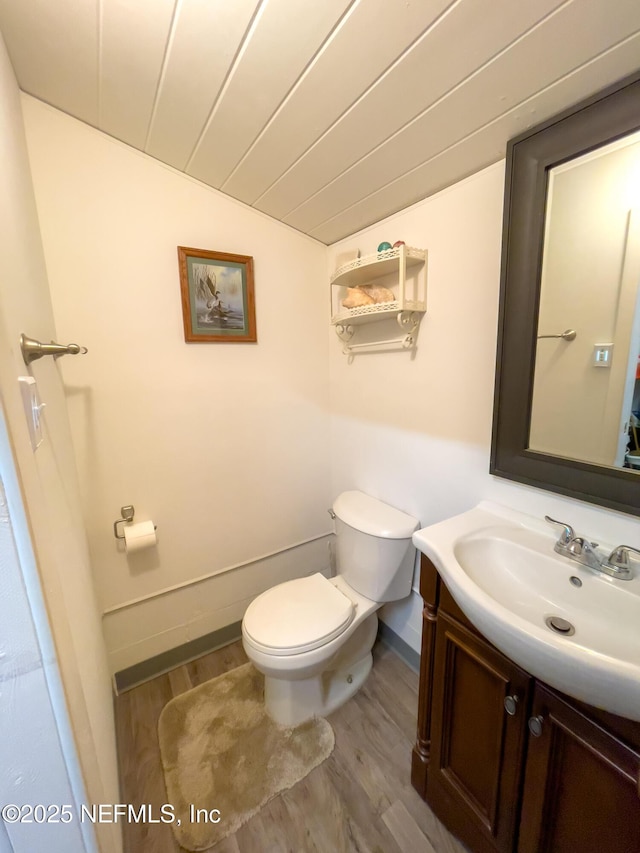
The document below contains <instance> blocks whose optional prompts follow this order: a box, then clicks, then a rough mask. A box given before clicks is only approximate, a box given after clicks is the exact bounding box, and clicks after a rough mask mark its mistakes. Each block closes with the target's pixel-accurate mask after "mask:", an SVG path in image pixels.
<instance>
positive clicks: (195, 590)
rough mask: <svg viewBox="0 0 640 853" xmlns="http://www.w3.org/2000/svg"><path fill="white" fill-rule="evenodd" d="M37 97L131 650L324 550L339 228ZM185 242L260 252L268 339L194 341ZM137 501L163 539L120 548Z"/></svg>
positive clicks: (199, 620)
mask: <svg viewBox="0 0 640 853" xmlns="http://www.w3.org/2000/svg"><path fill="white" fill-rule="evenodd" d="M23 106H24V113H25V124H26V130H27V140H28V146H29V154H30V159H31V164H32V171H33V178H34V185H35V190H36V199H37V204H38V212H39V216H40V223H41V230H42V239H43V243H44V248H45V256H46V259H47V267H48V272H49V279H50V286H51V293H52V299H53V303H54V309H55V314H56V323H57V327H58V334H59V336H60V337H61V338H62V339H63V340H64V341H65V342H67V341H71V340H73V341H76V342H78V343H80V344H82V345H84V346H86V347H88V349H89V353H88V354H87V355H86V356H78V357H76V358H71V357H69V358H65V359H64V360H62V361H61V362H60V368H61V370H62V371H63V374H64V377H65V386H66V393H67V402H68V405H69V410H70V416H71V424H72V430H73V436H74V443H75V448H76V454H77V459H78V466H79V474H80V482H81V489H82V497H83V507H84V517H85V522H86V526H87V531H88V537H89V544H90V548H91V556H92V562H93V566H94V570H95V579H96V584H97V587H98V591H99V595H100V601H101V604H102V607H103V608H104V609H105V610H107V611H108V615H107V617H106V619H105V631H106V638H107V644H108V648H109V653H110V659H111V666H112V669H113V670H119V669H122V668H124V667H126V666H129V665H131V664H133V663H136V662H137V661H140V660H144V659H146V658H148V657H150V656H151V655H153V654H157V653H159V652H162V651H164V650H166V649H170V648H173V647H175V646H177V645H179V644H180V643H183V642H186V641H188V640H191V639H193V638H195V637H198V636H201V635H203V634H205V633H207V632H208V631H213V630H215V629H217V628H220V627H222V626H224V625H228V624H230V623H232V622H235V621H237V620H239V619H241V618H242V615H243V613H244V609H245V608H246V606H247V603H248V602H249V601H250V599H251V598H252V597H253V596H255V595H256V594H257V593H258V592H260V591H262V590H263V589H265V588H267V587H269V586H270V585H272V584H273V583H274V582H276V581H278V580H286V579H288V578H289V577H295V576H298V575H302V574H306V573H308V572H311V571H317V570H319V569H323V568H325V567H326V566H327V564H328V559H327V547H326V541H323V539H322V538H318V537H324V536H325V535H326V534H327V533H328V532H329V531H330V530H331V525H330V521H329V518H328V516H327V513H326V509H327V507H328V506H329V505H330V497H331V495H330V474H329V413H328V341H327V335H326V323H327V302H328V297H327V289H326V278H325V269H326V247H325V246H323V245H322V244H320V243H318V242H316V241H314V240H311V239H310V238H308V237H305V236H303V235H301V234H299V233H298V232H296V231H294V230H292V229H291V228H289V227H287V226H284V225H281V224H280V223H277V222H275V221H274V220H272V219H270V218H268V217H266V216H264V215H262V214H260V213H257V212H255V211H253V210H251V209H250V208H248V207H247V206H245V205H242V204H240V203H238V202H235V201H233V200H231V199H229V198H228V197H227V196H224V195H223V194H221V193H219V192H217V191H215V190H212V189H210V188H208V187H205V186H204V185H202V184H200V183H198V182H197V181H195V180H193V179H190V178H187V177H185V176H184V175H182V174H181V173H179V172H176V171H174V170H173V169H171V168H169V167H167V166H164V165H162V164H160V163H159V162H157V161H155V160H153V159H151V158H150V157H147V156H145V155H143V154H140V153H139V152H136V151H134V150H133V149H130V148H128V147H127V146H125V145H123V144H121V143H119V142H116V141H114V140H113V139H111V138H110V137H108V136H106V135H104V134H102V133H100V132H98V131H96V130H93V129H92V128H89V127H87V126H85V125H83V124H81V123H80V122H78V121H76V120H74V119H71V118H69V117H68V116H65V115H64V114H62V113H60V112H58V111H56V110H54V109H52V108H50V107H47V106H45V105H44V104H42V103H40V102H38V101H36V100H34V99H32V98H29V97H28V96H24V97H23ZM178 245H182V246H189V247H195V248H203V249H213V250H220V251H223V252H232V253H238V254H244V255H252V256H253V258H254V264H255V293H256V313H257V329H258V343H257V344H186V343H185V342H184V336H183V329H182V312H181V303H180V286H179V277H178V261H177V251H176V247H177V246H178ZM129 503H131V504H133V505H134V506H135V508H136V520H143V519H148V518H152V519H153V520H154V521H155V523H156V524H157V526H158V546H157V548H155V549H153V551H147V552H141V553H139V554H137V555H130V556H127V555H125V554H124V553H123V552H122V551H121V550H120V549H119V546H118V544H117V542H116V541H115V539H114V536H113V530H112V524H113V521H114V520H115V519H116V518H118V517H119V515H120V507H121V506H122V505H124V504H129ZM308 540H315V541H312V542H310V543H309V544H307V545H304V544H303V545H299V543H305V542H307V541H308ZM292 546H299V547H295V548H294V549H293V550H290V549H291V548H292ZM263 558H265V559H263ZM245 564H246V565H245ZM233 567H236V568H233ZM176 587H177V589H175V588H176ZM132 602H133V603H132ZM136 602H137V603H136Z"/></svg>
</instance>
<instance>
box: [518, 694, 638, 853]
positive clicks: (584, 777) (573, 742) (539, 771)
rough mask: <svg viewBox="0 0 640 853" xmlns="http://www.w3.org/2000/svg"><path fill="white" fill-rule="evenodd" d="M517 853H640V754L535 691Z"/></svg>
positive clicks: (575, 711) (551, 697) (557, 698)
mask: <svg viewBox="0 0 640 853" xmlns="http://www.w3.org/2000/svg"><path fill="white" fill-rule="evenodd" d="M531 717H532V718H535V719H536V720H537V721H538V722H539V724H540V725H539V728H538V727H536V728H535V731H536V732H540V734H539V735H538V736H537V737H536V736H533V735H532V736H530V738H529V746H528V753H527V763H526V773H525V783H524V789H523V790H524V795H523V799H522V812H521V820H520V838H519V844H518V853H580V851H585V853H586V851H594V853H596V851H600V850H602V851H606V853H639V851H640V798H639V796H638V767H639V761H638V752H637V750H636V749H634V748H632V747H630V746H629V745H628V744H626V743H625V742H624V741H622V740H620V739H619V738H618V737H616V736H614V735H613V734H611V733H610V732H608V731H606V730H605V729H604V728H602V727H601V726H600V725H599V724H598V723H596V722H595V721H594V720H592V719H590V718H589V717H588V716H587V715H585V714H584V713H582V712H581V711H579V710H578V709H577V708H575V707H572V705H571V704H569V703H568V702H566V701H564V700H563V699H562V698H561V697H560V696H558V695H557V694H556V693H554V692H553V691H552V690H551V689H549V688H547V687H544V686H542V685H539V684H538V685H536V688H535V693H534V697H533V706H532V709H531Z"/></svg>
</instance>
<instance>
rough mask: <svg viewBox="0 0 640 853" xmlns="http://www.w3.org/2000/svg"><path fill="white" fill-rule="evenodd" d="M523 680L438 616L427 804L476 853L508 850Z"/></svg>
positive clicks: (525, 697) (518, 774) (526, 689)
mask: <svg viewBox="0 0 640 853" xmlns="http://www.w3.org/2000/svg"><path fill="white" fill-rule="evenodd" d="M531 681H532V680H531V678H530V677H529V676H528V675H527V673H525V672H523V671H522V670H521V669H520V668H519V667H517V666H516V665H515V664H514V663H512V662H511V661H509V660H508V659H507V658H505V657H504V655H502V654H500V652H498V651H497V650H496V649H494V648H493V647H492V646H490V645H489V644H488V643H486V642H484V641H483V640H481V639H480V638H478V637H476V636H475V635H474V634H472V633H471V632H470V631H468V630H467V629H466V628H464V627H463V626H462V625H460V624H459V623H458V622H456V621H455V620H453V619H449V618H448V617H447V616H445V615H444V614H443V613H442V612H440V614H439V615H438V629H437V634H436V653H435V664H434V679H433V682H434V688H433V708H432V724H431V735H432V744H431V748H432V755H431V764H430V767H429V776H428V781H427V800H428V802H429V804H430V805H431V806H432V808H433V810H434V811H435V812H436V814H437V815H438V816H439V817H440V818H441V819H442V820H443V822H444V823H445V824H446V825H447V827H449V829H451V831H452V832H453V833H454V834H455V835H457V836H458V837H459V838H460V839H461V840H462V841H464V842H465V843H466V844H468V845H469V846H470V847H471V849H472V850H474V851H478V853H485V851H487V853H493V851H505V853H506V851H509V853H511V851H513V850H514V848H515V843H516V841H515V833H516V827H517V819H518V809H517V802H518V795H519V790H520V785H521V781H522V774H523V751H524V743H525V740H526V738H525V732H526V724H527V717H528V715H527V706H528V703H529V699H530V696H529V693H530V689H531V688H530V685H531ZM514 697H515V698H514ZM505 700H507V705H508V706H509V708H510V710H512V711H515V713H514V714H513V715H510V714H509V713H507V711H506V710H505Z"/></svg>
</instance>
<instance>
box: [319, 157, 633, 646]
mask: <svg viewBox="0 0 640 853" xmlns="http://www.w3.org/2000/svg"><path fill="white" fill-rule="evenodd" d="M503 191H504V164H503V163H500V164H497V165H495V166H491V167H490V168H488V169H485V170H484V171H482V172H480V173H478V174H476V175H474V176H472V177H470V178H468V179H466V180H464V181H462V182H460V183H458V184H456V185H454V186H452V187H450V188H449V189H447V190H444V191H443V192H441V193H439V194H437V195H435V196H433V197H431V198H429V199H427V200H425V201H423V202H421V203H419V204H416V205H414V206H412V207H410V208H407V209H406V210H404V211H402V212H401V213H399V214H397V215H396V216H393V217H390V218H388V219H386V220H384V221H382V222H380V223H378V224H376V225H374V226H371V227H370V228H367V229H365V230H364V231H361V232H359V233H358V234H355V235H353V236H352V237H350V238H348V239H346V240H343V241H341V242H340V243H336V244H334V245H333V246H331V247H330V249H329V270H330V271H332V270H333V269H334V266H335V257H336V255H337V254H338V253H340V252H344V251H347V250H348V249H352V248H359V249H360V250H361V252H362V254H367V253H369V252H373V251H375V249H376V247H377V245H378V244H379V243H380V242H381V241H382V240H388V241H389V242H391V243H393V242H395V241H396V240H404V241H405V242H406V243H407V244H408V245H410V246H415V247H418V248H426V249H428V251H429V259H428V264H429V270H428V294H427V313H426V315H425V317H424V319H423V321H422V324H421V327H420V332H419V339H418V348H417V352H416V354H415V358H413V359H412V358H411V355H410V354H409V353H407V352H395V353H393V352H385V353H381V354H373V353H366V354H359V355H356V356H355V358H354V359H353V361H352V363H348V361H347V358H346V357H345V356H344V355H343V354H342V350H341V345H340V343H339V341H338V340H337V338H336V337H335V334H334V333H333V332H331V334H332V336H333V339H332V340H331V343H330V366H331V407H332V413H333V414H332V471H333V475H332V482H333V491H334V492H338V491H339V490H340V489H343V488H346V487H348V488H360V489H362V490H363V491H365V492H368V493H369V494H372V495H374V496H376V497H379V498H380V499H382V500H386V501H387V502H389V503H391V504H394V505H395V506H398V507H399V508H401V509H403V510H405V511H407V512H409V513H411V514H412V515H415V516H416V517H417V518H419V519H420V521H421V523H422V525H423V526H426V525H429V524H433V523H435V522H437V521H441V520H442V519H444V518H447V517H448V516H451V515H454V514H456V513H459V512H464V511H465V510H467V509H470V508H471V507H472V506H474V505H475V504H476V503H477V502H478V501H480V500H482V499H486V498H488V499H493V500H496V501H498V502H501V503H505V504H507V505H511V506H513V507H516V508H519V509H521V510H522V511H524V512H529V513H532V514H535V515H538V516H540V515H544V514H545V513H549V514H551V515H552V516H554V517H556V518H561V519H563V520H567V521H569V522H571V523H572V524H573V525H574V526H575V527H577V528H578V529H579V530H580V531H581V532H584V533H585V534H586V535H589V536H590V538H592V539H599V541H609V538H611V539H614V540H615V541H614V542H613V544H617V543H618V542H622V541H625V537H626V538H627V539H629V541H630V542H631V544H633V543H634V542H636V543H639V542H640V530H639V527H640V525H639V524H638V522H637V521H636V520H634V519H631V518H630V517H628V516H623V515H621V514H618V513H613V512H609V511H605V510H600V509H598V508H597V507H591V506H589V505H587V504H583V503H580V502H578V501H572V500H569V499H567V498H562V497H559V496H555V495H552V494H551V493H547V492H543V491H540V490H537V489H532V488H528V487H524V486H519V485H516V484H513V483H510V482H508V481H506V480H499V479H498V478H494V477H491V476H490V475H489V448H490V437H491V420H492V406H493V382H494V369H495V353H496V332H497V314H498V297H499V293H498V291H499V276H500V245H501V229H502V202H503ZM382 618H383V620H384V621H385V622H387V624H389V625H390V626H391V627H392V628H393V630H395V631H396V633H398V634H399V635H400V636H401V637H402V638H403V639H404V640H405V641H406V642H407V643H409V644H410V645H411V646H412V647H413V648H414V649H415V650H416V651H418V650H419V648H420V645H419V643H420V631H421V604H420V600H419V597H418V595H417V587H416V591H415V592H414V594H413V596H412V597H411V598H410V599H408V600H407V601H405V602H402V603H399V604H395V605H392V606H387V607H386V608H385V609H384V611H383V613H382Z"/></svg>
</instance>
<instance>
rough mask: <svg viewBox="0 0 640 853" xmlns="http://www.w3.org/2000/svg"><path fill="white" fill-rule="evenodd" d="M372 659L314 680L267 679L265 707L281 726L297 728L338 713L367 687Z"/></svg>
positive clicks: (358, 662)
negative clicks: (342, 706)
mask: <svg viewBox="0 0 640 853" xmlns="http://www.w3.org/2000/svg"><path fill="white" fill-rule="evenodd" d="M372 665H373V656H372V654H371V653H370V652H369V654H367V655H366V656H365V657H363V658H361V659H360V660H358V661H356V662H355V663H352V664H351V665H349V666H345V667H342V668H341V669H336V670H328V671H327V672H323V673H322V674H321V675H317V676H314V677H313V678H303V679H300V680H298V681H285V680H284V679H282V678H269V676H266V677H265V680H264V703H265V708H266V710H267V713H268V714H269V716H270V717H271V719H272V720H274V722H276V723H278V724H279V725H281V726H297V725H298V724H299V723H303V722H304V721H305V720H308V719H310V718H311V717H316V716H326V715H327V714H331V713H332V711H335V710H337V709H338V708H339V707H340V706H341V705H343V704H344V703H345V702H346V701H347V700H348V699H350V698H351V697H352V696H353V695H354V694H355V693H356V692H357V691H358V690H359V689H360V688H361V687H362V685H363V684H364V682H365V681H366V678H367V676H368V675H369V673H370V672H371V667H372Z"/></svg>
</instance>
